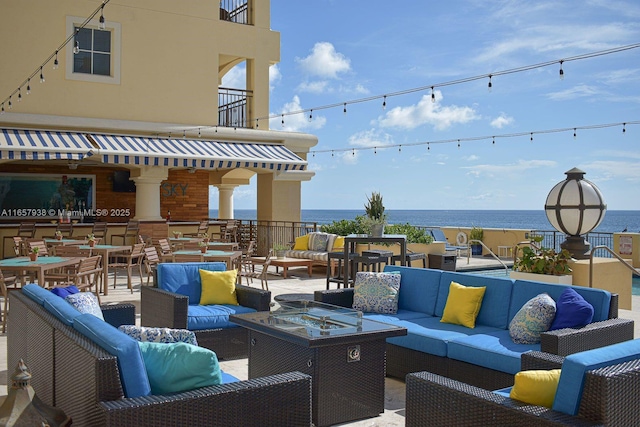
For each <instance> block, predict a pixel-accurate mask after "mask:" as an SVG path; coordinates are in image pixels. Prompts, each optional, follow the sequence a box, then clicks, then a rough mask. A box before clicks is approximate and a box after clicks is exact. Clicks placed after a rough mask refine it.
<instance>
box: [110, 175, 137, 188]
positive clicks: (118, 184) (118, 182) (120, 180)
mask: <svg viewBox="0 0 640 427" xmlns="http://www.w3.org/2000/svg"><path fill="white" fill-rule="evenodd" d="M112 190H113V191H114V192H115V193H135V192H136V183H135V182H133V181H131V179H129V171H115V172H114V173H113V187H112Z"/></svg>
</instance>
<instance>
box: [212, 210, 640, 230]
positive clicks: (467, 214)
mask: <svg viewBox="0 0 640 427" xmlns="http://www.w3.org/2000/svg"><path fill="white" fill-rule="evenodd" d="M385 213H387V215H388V222H389V223H390V224H406V223H409V224H411V225H417V226H425V227H430V226H433V227H472V226H476V227H482V228H487V229H488V228H498V229H500V228H515V229H525V230H544V231H552V230H553V227H552V226H551V224H550V223H549V221H548V220H547V216H546V214H545V213H544V211H542V210H389V209H388V210H386V211H385ZM356 215H364V210H331V209H303V210H302V221H303V222H316V223H318V224H329V223H331V222H333V221H338V220H341V219H347V220H351V219H354V218H355V217H356ZM209 216H210V217H211V218H217V216H218V210H217V209H212V210H210V211H209ZM234 216H235V219H244V220H255V219H256V211H255V210H254V209H236V210H235V211H234ZM625 230H626V231H629V232H634V233H639V232H640V211H607V212H606V213H605V216H604V219H603V221H602V223H600V225H599V226H598V227H597V228H596V229H595V230H594V231H598V232H603V233H616V232H621V231H625Z"/></svg>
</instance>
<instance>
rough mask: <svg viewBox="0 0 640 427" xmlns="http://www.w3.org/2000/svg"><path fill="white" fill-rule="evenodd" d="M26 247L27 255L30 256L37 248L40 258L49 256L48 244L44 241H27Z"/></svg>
mask: <svg viewBox="0 0 640 427" xmlns="http://www.w3.org/2000/svg"><path fill="white" fill-rule="evenodd" d="M26 247H27V254H30V253H31V252H33V250H34V249H35V248H38V256H49V248H47V244H46V243H45V242H44V240H41V239H27V243H26Z"/></svg>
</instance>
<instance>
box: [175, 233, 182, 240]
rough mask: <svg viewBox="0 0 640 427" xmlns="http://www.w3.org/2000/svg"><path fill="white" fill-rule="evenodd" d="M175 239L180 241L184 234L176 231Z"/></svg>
mask: <svg viewBox="0 0 640 427" xmlns="http://www.w3.org/2000/svg"><path fill="white" fill-rule="evenodd" d="M173 237H174V238H176V239H179V238H181V237H182V232H181V231H174V232H173Z"/></svg>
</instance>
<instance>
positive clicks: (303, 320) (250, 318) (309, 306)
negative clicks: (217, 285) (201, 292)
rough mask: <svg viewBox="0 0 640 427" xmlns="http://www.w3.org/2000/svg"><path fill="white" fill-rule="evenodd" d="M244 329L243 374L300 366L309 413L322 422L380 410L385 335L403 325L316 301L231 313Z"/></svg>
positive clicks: (397, 332) (397, 331)
mask: <svg viewBox="0 0 640 427" xmlns="http://www.w3.org/2000/svg"><path fill="white" fill-rule="evenodd" d="M229 318H230V320H231V321H232V322H234V323H237V324H239V325H241V326H243V327H245V328H247V329H249V378H259V377H263V376H266V375H273V374H277V373H284V372H291V371H300V372H303V373H305V374H307V375H311V377H312V378H313V379H312V381H311V383H312V418H313V422H314V424H315V425H316V426H320V427H322V426H328V425H332V424H339V423H344V422H347V421H352V420H358V419H362V418H369V417H374V416H377V415H379V414H380V413H382V412H384V401H385V399H384V384H385V359H386V353H385V350H386V338H388V337H394V336H401V335H406V334H407V330H406V328H403V327H399V326H393V325H389V324H385V323H382V322H376V321H373V320H368V319H366V318H363V317H362V313H361V312H358V311H355V310H351V309H348V308H343V307H338V306H333V305H329V304H323V303H320V302H316V301H288V302H282V303H281V307H280V309H278V310H276V311H273V312H256V313H246V314H234V315H231V316H230V317H229Z"/></svg>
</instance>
